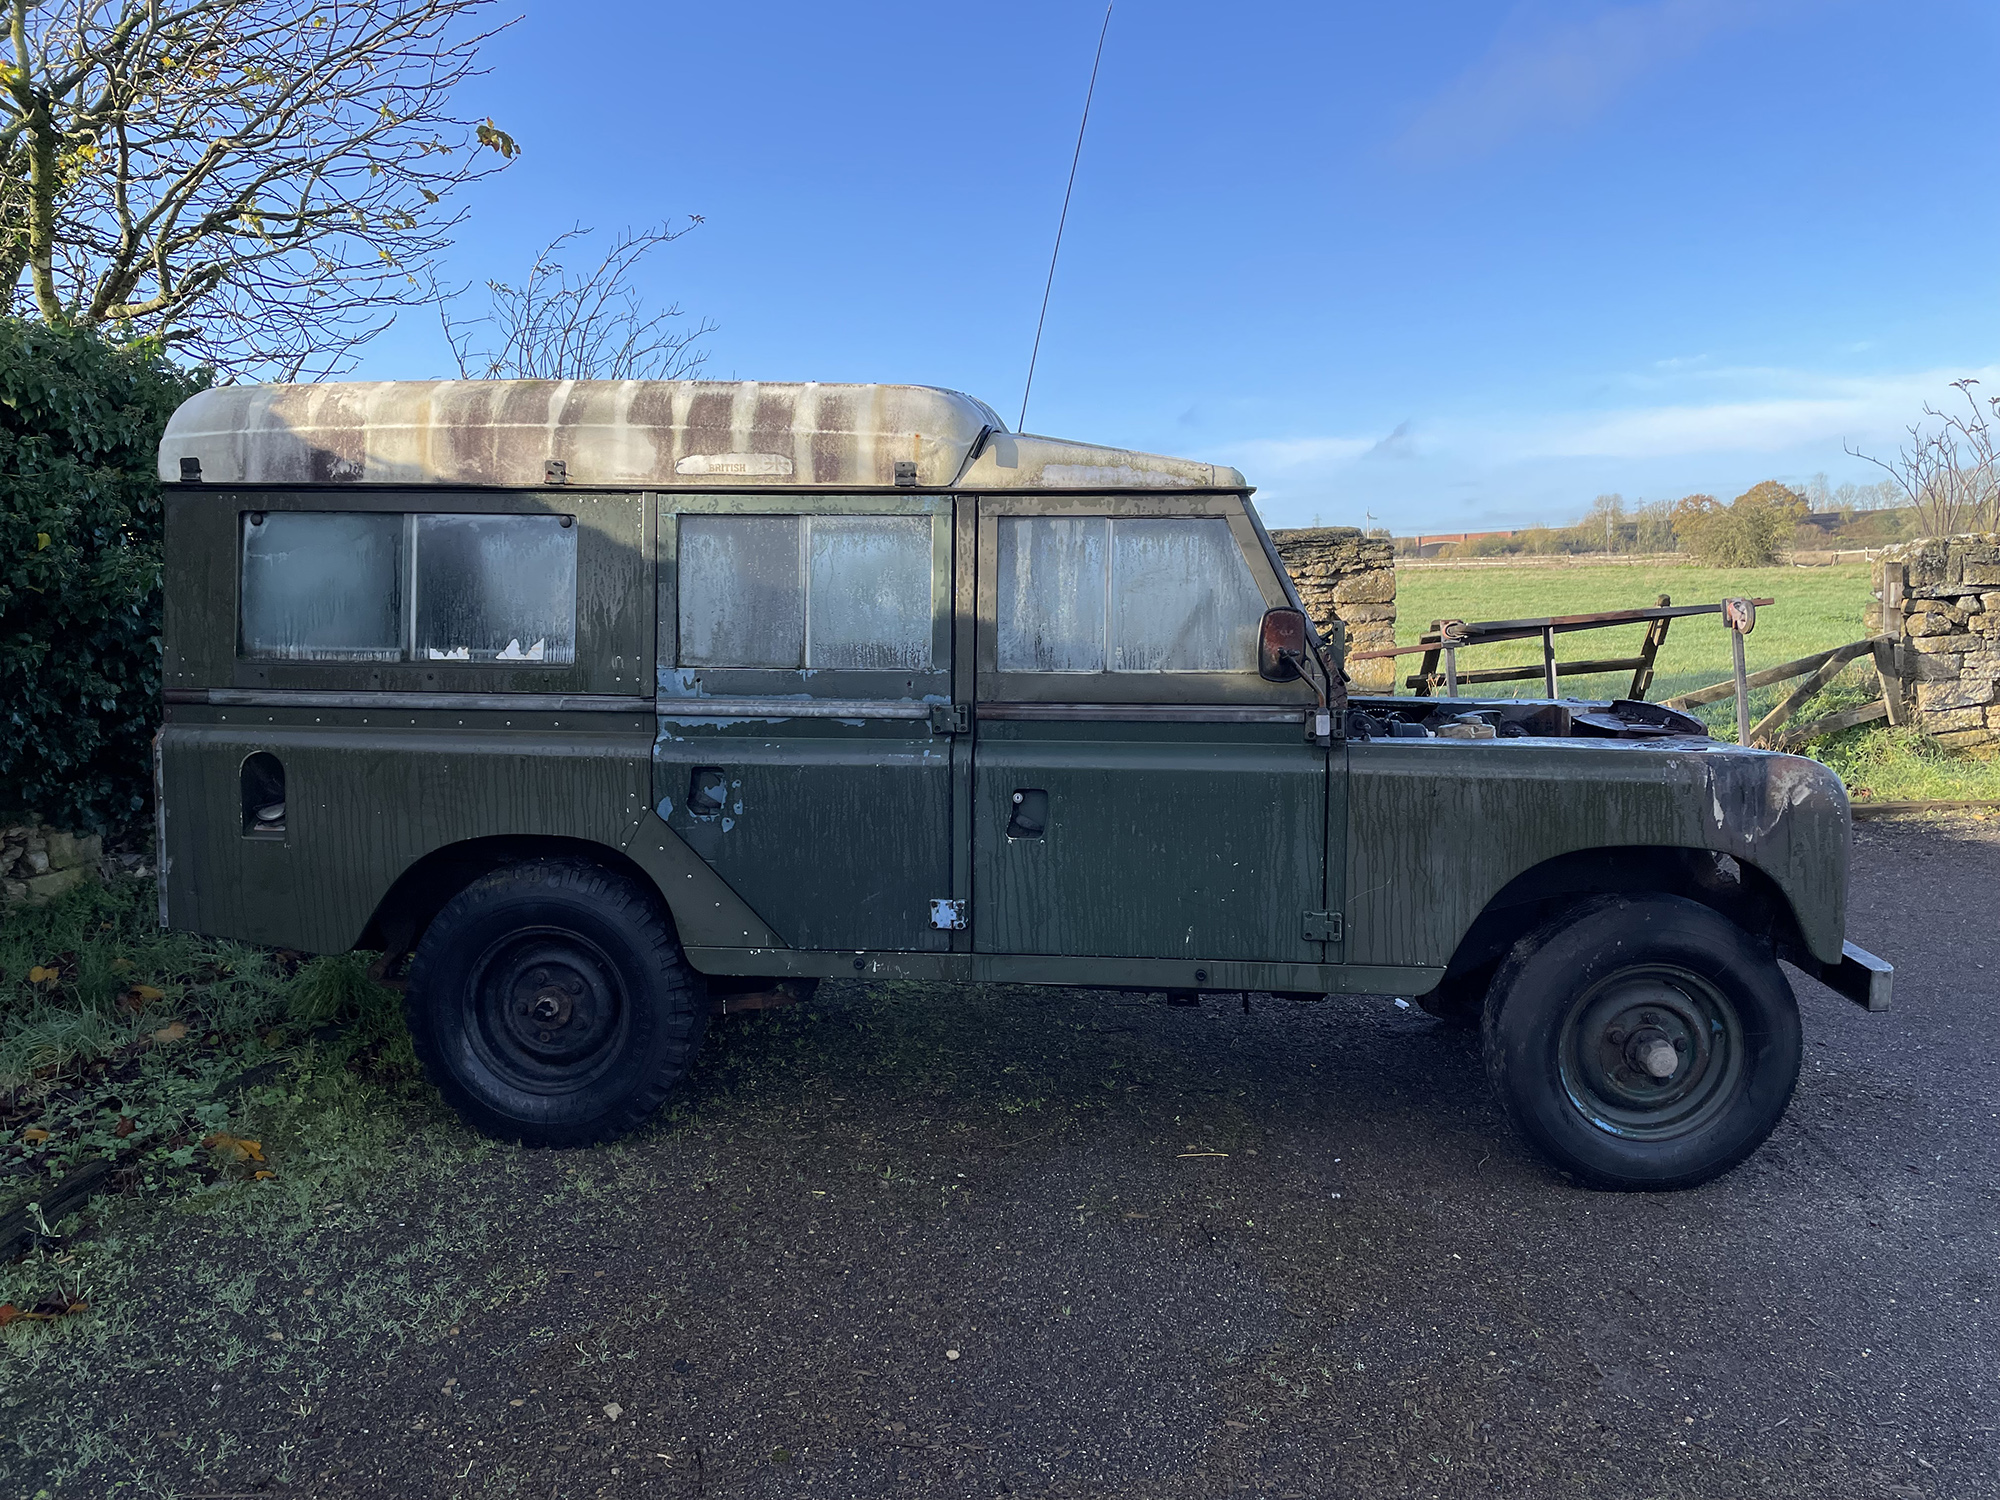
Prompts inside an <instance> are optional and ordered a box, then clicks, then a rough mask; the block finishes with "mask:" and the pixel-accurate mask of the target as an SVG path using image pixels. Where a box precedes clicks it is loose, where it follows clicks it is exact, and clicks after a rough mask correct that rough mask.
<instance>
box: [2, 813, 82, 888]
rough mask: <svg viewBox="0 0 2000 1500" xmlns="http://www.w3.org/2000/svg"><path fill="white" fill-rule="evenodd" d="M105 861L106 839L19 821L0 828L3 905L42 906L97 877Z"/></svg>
mask: <svg viewBox="0 0 2000 1500" xmlns="http://www.w3.org/2000/svg"><path fill="white" fill-rule="evenodd" d="M103 862H104V840H102V839H101V838H99V837H98V836H97V835H96V834H94V833H93V834H90V835H88V836H87V837H79V836H77V835H76V834H73V833H60V832H58V831H57V830H55V829H53V828H38V827H34V826H32V825H30V824H16V825H14V826H13V827H11V828H0V904H4V905H7V906H14V905H16V904H19V903H22V902H25V903H27V904H29V905H39V904H40V903H42V902H44V901H47V900H49V899H50V898H51V897H54V896H60V895H61V894H62V893H63V892H64V891H66V890H68V889H69V888H70V887H71V886H74V885H81V884H83V882H84V881H86V880H95V879H97V876H98V866H99V865H101V864H102V863H103Z"/></svg>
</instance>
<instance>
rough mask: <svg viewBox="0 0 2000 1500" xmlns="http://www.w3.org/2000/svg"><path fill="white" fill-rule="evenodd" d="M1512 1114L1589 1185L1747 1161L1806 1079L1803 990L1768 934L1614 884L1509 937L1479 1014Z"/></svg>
mask: <svg viewBox="0 0 2000 1500" xmlns="http://www.w3.org/2000/svg"><path fill="white" fill-rule="evenodd" d="M1483 1032H1484V1041H1485V1050H1486V1070H1487V1075H1488V1076H1489V1077H1490V1078H1491V1079H1492V1082H1493V1087H1494V1090H1495V1092H1497V1093H1498V1095H1499V1096H1500V1102H1501V1104H1502V1106H1503V1107H1504V1108H1505V1109H1506V1111H1507V1115H1508V1118H1509V1119H1510V1120H1511V1121H1512V1122H1513V1124H1514V1127H1515V1128H1516V1129H1517V1130H1518V1131H1519V1132H1520V1133H1521V1134H1522V1135H1523V1136H1525V1137H1526V1138H1527V1139H1528V1140H1529V1141H1530V1142H1531V1143H1532V1144H1533V1145H1535V1146H1536V1147H1537V1148H1539V1149H1540V1150H1541V1151H1542V1152H1543V1153H1544V1154H1545V1155H1547V1156H1548V1157H1550V1158H1551V1159H1552V1160H1553V1161H1554V1162H1555V1163H1556V1164H1557V1165H1558V1166H1560V1167H1562V1168H1563V1169H1565V1170H1566V1171H1569V1172H1571V1173H1572V1174H1574V1175H1575V1176H1576V1177H1577V1178H1579V1179H1580V1180H1582V1181H1583V1182H1585V1183H1588V1184H1590V1185H1591V1186H1594V1187H1605V1188H1620V1189H1648V1188H1653V1189H1657V1188H1684V1187H1693V1186H1694V1185H1695V1184H1697V1183H1700V1182H1706V1181H1707V1180H1708V1179H1709V1178H1711V1177H1716V1176H1719V1175H1721V1174H1722V1173H1724V1172H1726V1171H1728V1170H1729V1169H1730V1168H1731V1167H1733V1166H1735V1165H1736V1164H1737V1163H1738V1162H1740V1161H1742V1160H1743V1159H1744V1158H1745V1157H1746V1156H1748V1155H1749V1154H1750V1153H1751V1152H1752V1151H1754V1150H1756V1149H1757V1147H1758V1146H1759V1145H1761V1144H1762V1143H1763V1141H1764V1138H1765V1137H1766V1136H1768V1135H1769V1134H1770V1133H1771V1131H1772V1129H1773V1127H1775V1126H1776V1125H1777V1123H1778V1120H1779V1118H1780V1117H1781V1116H1782V1115H1783V1114H1784V1112H1785V1106H1786V1105H1787V1104H1788V1103H1789V1102H1790V1101H1791V1097H1792V1089H1793V1086H1794V1085H1795V1084H1796V1083H1797V1082H1798V1076H1799V1057H1800V1051H1801V1037H1800V1028H1799V1011H1798V1002H1797V1001H1796V1000H1795V999H1794V998H1793V996H1792V989H1791V985H1790V984H1789V983H1787V982H1786V979H1785V975H1784V971H1783V970H1781V969H1780V968H1779V967H1778V962H1777V959H1776V958H1775V957H1773V956H1772V954H1771V951H1770V949H1769V948H1768V947H1766V946H1765V945H1764V944H1762V943H1760V942H1758V941H1757V940H1756V939H1754V938H1752V937H1751V936H1750V934H1749V933H1747V932H1745V931H1744V930H1743V929H1742V928H1740V927H1738V926H1737V925H1736V924H1735V923H1733V922H1731V921H1730V920H1728V918H1726V917H1724V916H1722V915H1720V914H1719V913H1717V912H1715V911H1713V910H1711V909H1710V908H1708V907H1705V906H1702V905H1700V904H1699V903H1698V902H1694V901H1689V900H1686V899H1684V898H1682V897H1679V896H1664V895H1662V896H1637V897H1624V896H1608V897H1601V898H1598V899H1596V900H1592V901H1588V902H1585V903H1583V904H1582V905H1580V906H1576V907H1572V908H1571V909H1570V910H1568V911H1566V912H1564V913H1563V914H1561V915H1560V916H1559V917H1557V918H1555V919H1554V920H1553V921H1551V922H1549V923H1547V924H1546V925H1544V926H1543V927H1541V928H1540V929H1538V930H1537V931H1535V932H1533V933H1531V934H1529V935H1528V936H1527V937H1525V938H1523V939H1522V940H1521V941H1520V942H1518V943H1517V944H1515V946H1514V949H1513V951H1512V952H1511V953H1510V954H1509V955H1508V956H1507V958H1506V960H1505V961H1504V962H1503V963H1502V964H1501V966H1500V970H1499V972H1498V973H1497V974H1496V975H1495V976H1494V979H1493V991H1492V997H1491V999H1490V1001H1489V1002H1488V1004H1487V1006H1486V1012H1485V1016H1484V1021H1483Z"/></svg>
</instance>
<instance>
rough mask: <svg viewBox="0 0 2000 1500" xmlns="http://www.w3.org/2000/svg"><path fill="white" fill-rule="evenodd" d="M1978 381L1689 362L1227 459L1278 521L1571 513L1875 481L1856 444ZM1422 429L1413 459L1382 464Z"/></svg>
mask: <svg viewBox="0 0 2000 1500" xmlns="http://www.w3.org/2000/svg"><path fill="white" fill-rule="evenodd" d="M1967 375H1970V376H1972V377H1974V378H1976V379H1978V380H1979V381H1980V389H1981V390H1982V391H1986V392H1992V393H2000V365H1994V366H1988V367H1987V368H1985V369H1981V370H1965V369H1963V368H1956V369H1940V370H1925V371H1915V372H1884V373H1880V374H1876V375H1872V376H1852V377H1850V376H1828V375H1821V374H1816V373H1813V372H1807V371H1801V370H1786V369H1757V368H1748V367H1741V366H1738V367H1708V368H1702V369H1691V370H1688V371H1686V372H1685V373H1684V375H1683V377H1682V378H1681V379H1680V380H1678V381H1675V382H1667V381H1662V380H1660V379H1658V377H1657V376H1656V375H1653V374H1651V373H1648V374H1647V375H1646V376H1644V377H1643V378H1642V379H1638V380H1628V379H1627V378H1626V377H1623V376H1619V377H1611V378H1607V380H1606V381H1605V382H1604V384H1605V385H1607V386H1610V387H1613V388H1623V389H1626V390H1627V391H1628V393H1629V392H1630V391H1631V387H1632V385H1634V384H1637V385H1640V386H1642V387H1644V388H1646V389H1648V390H1649V391H1655V390H1656V391H1657V394H1658V396H1659V397H1660V398H1661V399H1658V400H1653V401H1645V400H1641V401H1637V402H1632V403H1631V404H1627V405H1623V406H1618V407H1606V408H1596V409H1579V408H1572V409H1569V410H1560V409H1559V410H1543V411H1514V412H1507V411H1503V410H1494V409H1488V410H1486V411H1483V412H1480V413H1479V414H1477V415H1473V416H1458V415H1453V414H1439V415H1437V416H1428V415H1423V414H1419V415H1418V416H1417V417H1416V418H1414V419H1412V420H1411V421H1409V422H1408V423H1405V424H1400V425H1399V426H1398V428H1397V429H1396V432H1395V433H1392V434H1391V437H1390V438H1389V439H1381V438H1373V437H1356V436H1347V435H1338V436H1296V437H1283V438H1279V437H1271V438H1253V439H1247V440H1242V441H1239V442H1237V443H1236V444H1234V445H1232V446H1231V447H1230V448H1229V449H1228V450H1227V451H1226V452H1224V453H1223V454H1220V455H1218V456H1220V457H1223V458H1224V459H1225V461H1227V462H1230V463H1234V464H1235V465H1236V466H1237V467H1238V468H1240V469H1242V470H1243V472H1244V474H1245V475H1246V476H1247V477H1248V478H1249V480H1250V482H1251V483H1252V484H1254V485H1258V486H1260V487H1261V489H1262V496H1263V498H1262V500H1261V501H1260V503H1261V504H1263V505H1264V506H1265V507H1266V510H1265V513H1266V516H1267V518H1269V519H1270V520H1271V521H1272V524H1273V525H1289V524H1293V523H1294V522H1296V521H1300V520H1303V519H1305V518H1306V517H1308V516H1310V515H1313V514H1320V513H1323V514H1325V515H1326V516H1327V517H1328V518H1329V519H1338V520H1340V521H1342V522H1344V523H1347V524H1361V523H1362V515H1363V511H1364V509H1365V508H1372V509H1373V510H1374V511H1375V512H1376V513H1377V514H1378V515H1380V516H1382V517H1385V518H1387V519H1386V524H1390V525H1393V526H1396V527H1397V528H1399V529H1401V530H1409V529H1411V528H1413V527H1415V528H1418V529H1422V528H1425V527H1435V528H1441V529H1462V528H1466V527H1478V526H1482V525H1484V526H1496V525H1514V524H1525V523H1527V522H1529V521H1534V520H1540V521H1551V520H1553V521H1558V522H1561V521H1567V520H1569V519H1572V518H1573V517H1574V515H1575V514H1576V513H1577V512H1579V511H1580V510H1581V509H1582V507H1583V506H1584V505H1586V504H1587V503H1588V501H1589V499H1590V497H1591V496H1592V495H1594V494H1598V493H1600V492H1610V491H1613V490H1617V491H1620V492H1622V493H1624V494H1625V495H1627V496H1644V495H1651V496H1660V495H1678V494H1686V493H1690V492H1692V491H1695V490H1704V491H1710V492H1713V493H1717V494H1721V493H1725V492H1727V493H1731V494H1733V493H1735V492H1736V490H1737V489H1741V488H1745V487H1747V486H1748V485H1750V484H1751V483H1754V482H1755V481H1757V480H1759V479H1768V478H1772V477H1779V478H1787V477H1789V478H1791V479H1794V480H1803V479H1804V478H1806V477H1807V476H1809V475H1811V474H1813V473H1815V472H1817V471H1820V470H1826V471H1829V472H1833V473H1835V475H1836V477H1840V475H1842V474H1846V475H1847V476H1848V477H1854V478H1870V477H1874V476H1872V475H1870V474H1869V473H1868V471H1867V468H1866V466H1865V465H1864V464H1861V463H1860V462H1859V461H1858V460H1854V459H1851V458H1849V457H1848V456H1847V455H1846V454H1845V453H1844V452H1843V451H1842V450H1843V448H1844V447H1845V446H1847V445H1853V446H1857V447H1859V448H1862V449H1864V450H1866V451H1869V452H1873V453H1878V454H1883V455H1887V454H1890V453H1893V452H1894V450H1895V448H1896V446H1897V444H1898V442H1899V441H1900V440H1901V439H1902V437H1903V435H1904V428H1906V427H1907V426H1908V425H1909V424H1910V423H1912V422H1915V421H1918V420H1919V419H1920V418H1921V417H1922V414H1923V408H1924V404H1925V403H1926V402H1929V403H1930V404H1932V405H1940V404H1943V403H1945V402H1948V401H1950V400H1952V399H1954V398H1955V393H1954V392H1953V391H1952V389H1951V382H1952V381H1954V380H1957V379H1961V378H1964V377H1965V376H1967ZM1411 433H1416V434H1420V435H1421V439H1422V440H1421V442H1420V443H1419V444H1417V445H1416V446H1415V447H1414V450H1413V451H1411V452H1410V453H1409V454H1408V456H1407V461H1405V462H1399V463H1395V464H1383V463H1379V462H1375V461H1373V460H1374V458H1375V456H1376V455H1377V454H1378V452H1380V451H1381V450H1382V449H1383V448H1384V446H1385V445H1395V446H1400V442H1398V441H1397V440H1398V439H1399V436H1400V439H1402V440H1407V438H1408V436H1409V435H1410V434H1411Z"/></svg>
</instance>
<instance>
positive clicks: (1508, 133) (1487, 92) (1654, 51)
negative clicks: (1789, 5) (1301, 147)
mask: <svg viewBox="0 0 2000 1500" xmlns="http://www.w3.org/2000/svg"><path fill="white" fill-rule="evenodd" d="M1781 3H1782V0H1652V3H1649V4H1641V5H1632V4H1623V5H1610V6H1598V7H1595V9H1594V13H1593V14H1590V15H1588V16H1586V17H1584V18H1583V19H1580V20H1572V21H1567V22H1558V21H1552V20H1551V19H1550V18H1549V16H1548V13H1547V11H1548V8H1547V6H1545V5H1534V6H1517V7H1516V8H1515V9H1514V10H1513V11H1512V12H1511V13H1510V14H1509V15H1508V17H1507V19H1506V20H1505V21H1504V22H1503V23H1502V24H1501V27H1500V33H1499V35H1498V36H1497V37H1495V38H1494V41H1493V45H1492V46H1491V47H1490V48H1488V49H1487V52H1486V55H1485V56H1484V57H1482V58H1481V59H1480V60H1479V61H1478V62H1476V63H1475V64H1473V66H1472V67H1471V68H1469V69H1468V70H1467V71H1466V72H1465V73H1463V74H1461V75H1460V76H1459V77H1458V78H1457V79H1456V80H1454V81H1453V82H1452V84H1451V85H1450V86H1449V87H1447V88H1446V89H1445V90H1444V92H1442V93H1441V94H1439V95H1438V96H1437V97H1436V98H1434V99H1432V100H1431V101H1430V102H1429V103H1428V104H1426V105H1425V106H1424V107H1423V109H1422V110H1421V111H1420V112H1419V113H1418V115H1417V117H1416V118H1415V119H1414V120H1413V121H1411V123H1410V125H1409V128H1408V129H1406V130H1405V131H1404V132H1403V135H1402V137H1401V138H1400V139H1399V140H1398V141H1397V143H1396V149H1397V152H1398V154H1399V155H1401V156H1403V157H1405V158H1407V159H1410V160H1413V161H1422V162H1437V161H1459V160H1467V159H1470V158H1473V157H1479V156H1484V155H1486V154H1487V153H1489V152H1491V151H1493V150H1495V149H1497V148H1498V147H1499V146H1501V145H1504V144H1505V143H1506V142H1507V141H1508V140H1509V139H1511V138H1512V137H1514V136H1516V135H1519V134H1521V133H1522V132H1524V131H1528V130H1532V129H1535V128H1537V127H1540V126H1548V125H1555V126H1564V125H1576V124H1580V123H1581V122H1583V121H1584V120H1587V119H1589V118H1590V117H1591V116H1592V115H1595V114H1596V113H1597V112H1598V111H1599V110H1601V109H1603V108H1604V107H1605V106H1607V105H1608V104H1610V103H1611V102H1612V101H1613V100H1615V99H1616V98H1617V97H1618V96H1619V95H1620V94H1622V93H1624V92H1625V91H1626V90H1627V89H1628V88H1629V87H1630V86H1631V85H1632V84H1633V83H1634V82H1635V81H1636V80H1638V79H1639V78H1640V77H1641V76H1643V75H1644V74H1646V73H1648V72H1651V71H1654V70H1656V69H1659V68H1662V67H1666V66H1670V65H1671V64H1673V63H1677V62H1679V61H1681V60H1682V59H1683V58H1686V57H1689V56H1691V55H1693V54H1694V53H1695V52H1697V51H1699V50H1700V49H1701V47H1702V46H1703V45H1704V44H1705V43H1706V42H1707V41H1708V40H1709V39H1710V38H1711V37H1713V36H1715V35H1717V34H1718V33H1721V32H1724V31H1730V30H1735V29H1738V28H1741V27H1743V26H1746V25H1751V24H1754V23H1755V22H1757V21H1759V20H1761V19H1763V17H1764V16H1765V15H1767V14H1769V13H1771V12H1772V11H1773V10H1775V9H1777V8H1778V6H1779V4H1781Z"/></svg>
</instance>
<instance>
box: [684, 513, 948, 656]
mask: <svg viewBox="0 0 2000 1500" xmlns="http://www.w3.org/2000/svg"><path fill="white" fill-rule="evenodd" d="M931 529H932V523H931V519H930V517H928V516H682V517H681V518H680V548H679V550H680V574H679V579H678V584H679V587H678V589H677V594H678V598H679V611H680V615H679V628H680V664H681V665H682V666H688V667H763V668H776V669H781V670H784V669H790V670H797V669H799V668H808V669H814V670H824V671H842V670H846V671H856V670H884V671H899V672H921V671H928V670H930V668H931V664H932V662H931V656H932V652H931V635H932V599H931V571H932V569H931Z"/></svg>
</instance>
